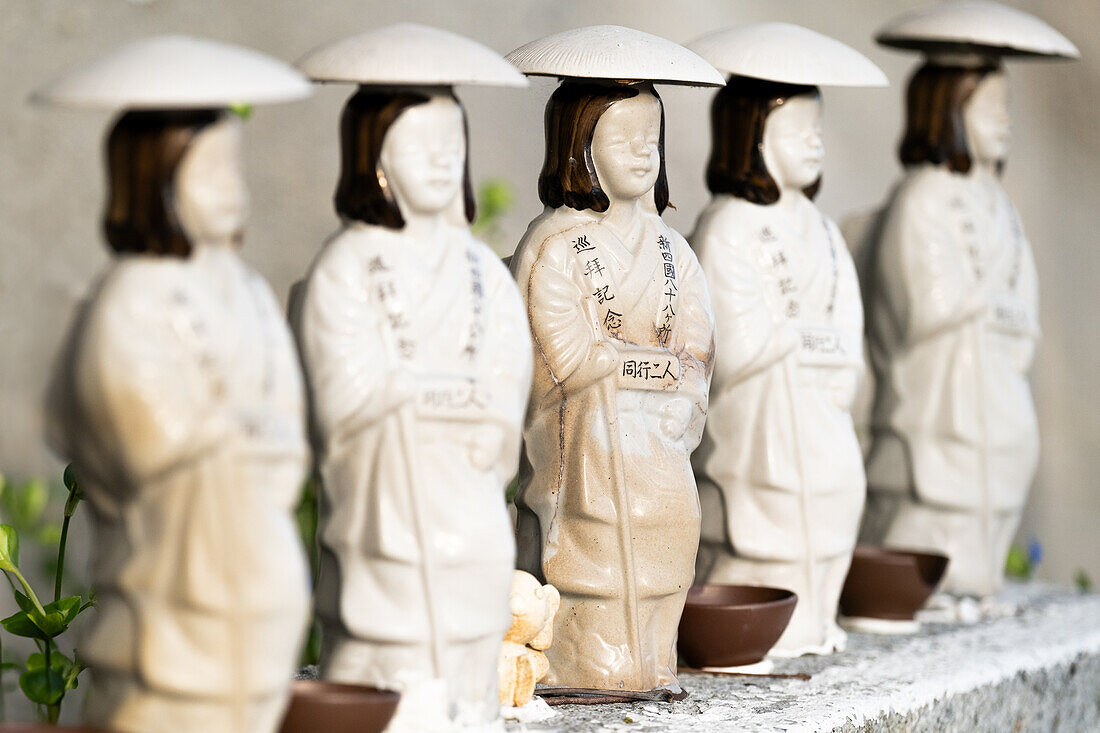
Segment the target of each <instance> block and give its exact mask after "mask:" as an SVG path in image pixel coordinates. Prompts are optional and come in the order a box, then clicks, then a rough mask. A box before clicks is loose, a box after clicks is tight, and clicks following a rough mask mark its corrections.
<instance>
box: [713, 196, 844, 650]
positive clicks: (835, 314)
mask: <svg viewBox="0 0 1100 733" xmlns="http://www.w3.org/2000/svg"><path fill="white" fill-rule="evenodd" d="M692 246H693V247H694V248H695V250H696V252H697V253H698V255H699V261H700V263H701V264H702V267H703V271H704V272H705V273H706V276H707V281H708V282H709V283H710V285H711V292H712V293H713V295H714V313H715V321H716V322H717V325H718V349H717V354H716V356H715V367H714V384H713V387H712V390H711V397H710V399H711V413H710V417H709V419H708V420H707V427H706V431H705V434H704V437H703V442H702V444H701V445H700V447H699V450H698V451H696V453H695V455H694V456H693V463H694V466H695V470H696V474H697V476H698V477H699V493H700V499H701V501H702V505H703V516H704V521H703V537H702V543H701V546H700V551H699V565H698V575H699V577H698V581H699V582H703V581H706V582H711V583H746V584H750V585H770V586H776V587H780V588H788V589H790V590H793V591H795V592H796V593H797V594H798V605H797V606H796V607H795V611H794V616H793V617H792V619H791V622H790V624H789V625H788V627H787V630H786V631H785V632H784V634H783V636H782V637H781V638H780V640H779V642H778V644H777V645H776V648H775V651H776V652H778V653H781V654H800V653H804V652H825V651H829V650H831V649H832V648H834V647H836V646H838V645H841V644H843V639H844V637H843V633H842V632H840V630H839V628H838V627H837V626H836V622H835V617H836V610H837V602H838V599H839V597H840V590H841V588H842V586H843V584H844V578H845V576H846V574H847V571H848V565H849V563H850V561H851V554H852V549H853V548H854V546H855V539H856V533H857V529H858V527H859V518H860V514H861V512H862V509H863V501H864V490H865V482H864V474H863V462H862V457H861V454H860V449H859V444H858V441H857V439H856V435H855V430H854V428H853V426H852V420H851V416H850V414H849V410H850V409H851V405H852V399H853V397H854V395H855V389H856V385H857V383H858V379H859V375H860V373H861V371H862V368H863V358H862V351H861V343H862V332H863V316H862V305H861V303H860V295H859V286H858V283H857V280H856V275H855V268H854V266H853V264H852V261H851V257H850V256H849V254H848V250H847V248H846V247H845V245H844V240H843V238H842V237H841V235H840V232H839V230H838V229H837V227H836V225H835V224H834V223H833V222H832V221H830V220H828V219H827V218H826V217H824V216H823V215H822V214H821V212H820V211H818V209H817V208H816V207H815V206H814V205H813V204H812V203H811V202H810V201H809V200H808V199H805V198H800V199H799V201H798V207H797V210H796V214H795V216H791V215H789V214H788V213H787V212H786V211H785V210H784V209H782V208H780V206H778V205H771V206H762V205H757V204H752V203H749V202H748V201H745V200H743V199H739V198H734V197H732V196H729V195H719V196H716V197H715V198H714V199H713V200H712V201H711V203H710V204H709V205H708V207H707V208H706V209H705V210H704V211H703V214H702V215H701V216H700V219H699V223H698V226H697V227H696V230H695V233H694V234H693V235H692Z"/></svg>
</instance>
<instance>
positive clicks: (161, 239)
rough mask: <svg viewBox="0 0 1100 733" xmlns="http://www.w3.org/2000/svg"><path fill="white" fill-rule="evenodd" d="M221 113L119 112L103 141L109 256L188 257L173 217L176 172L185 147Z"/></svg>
mask: <svg viewBox="0 0 1100 733" xmlns="http://www.w3.org/2000/svg"><path fill="white" fill-rule="evenodd" d="M225 114H228V113H227V112H225V111H224V110H216V109H198V110H155V111H149V110H140V111H130V112H126V113H124V114H123V115H122V116H121V117H120V118H119V119H118V121H117V122H115V124H114V127H112V128H111V132H110V134H109V136H108V137H107V177H108V189H109V193H108V198H107V210H106V213H105V214H104V217H103V232H104V234H105V235H106V237H107V242H108V244H110V246H111V249H113V250H114V251H115V252H119V253H122V252H135V253H142V254H155V255H169V256H174V257H188V256H190V254H191V242H190V240H189V239H188V238H187V235H186V234H185V233H184V231H183V227H182V226H181V225H180V221H179V218H178V216H177V214H176V209H175V203H176V172H177V170H178V169H179V166H180V163H181V162H182V161H183V158H184V155H186V153H187V150H188V149H189V148H190V146H191V143H192V142H194V140H195V138H196V137H197V136H198V135H199V133H200V132H202V130H204V129H205V128H207V127H209V126H210V125H213V124H214V123H215V122H217V121H218V120H219V119H221V118H222V117H223V115H225Z"/></svg>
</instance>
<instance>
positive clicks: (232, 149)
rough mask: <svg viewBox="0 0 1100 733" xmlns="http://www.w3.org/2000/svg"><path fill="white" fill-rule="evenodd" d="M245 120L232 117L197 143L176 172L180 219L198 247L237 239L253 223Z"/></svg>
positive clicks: (199, 137) (200, 136)
mask: <svg viewBox="0 0 1100 733" xmlns="http://www.w3.org/2000/svg"><path fill="white" fill-rule="evenodd" d="M241 126H242V125H241V120H240V118H238V117H237V116H235V115H226V117H224V118H223V119H221V120H219V121H218V122H215V123H214V124H212V125H210V127H207V128H206V129H205V130H203V131H202V132H200V133H199V134H198V135H197V136H196V137H195V139H194V140H193V141H192V142H191V145H190V147H189V148H188V150H187V153H186V154H184V156H183V160H182V161H180V166H179V169H178V170H177V171H176V202H175V209H176V216H177V217H178V218H179V222H180V226H181V227H182V228H183V233H184V234H185V235H186V236H187V238H188V239H190V240H191V241H192V242H224V241H229V240H232V239H234V238H236V237H237V236H238V235H239V234H240V232H241V231H242V230H243V229H244V224H245V221H246V220H247V219H248V189H247V188H246V187H245V182H244V171H243V169H242V165H241Z"/></svg>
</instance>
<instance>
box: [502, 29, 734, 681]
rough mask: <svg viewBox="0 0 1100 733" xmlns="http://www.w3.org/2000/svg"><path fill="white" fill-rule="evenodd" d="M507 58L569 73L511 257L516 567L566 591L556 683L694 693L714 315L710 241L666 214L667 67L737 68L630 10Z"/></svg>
mask: <svg viewBox="0 0 1100 733" xmlns="http://www.w3.org/2000/svg"><path fill="white" fill-rule="evenodd" d="M509 58H510V59H512V60H513V61H514V62H515V63H516V64H517V65H518V66H519V67H520V69H522V70H523V71H525V72H527V73H530V74H549V75H554V76H561V77H565V81H564V82H563V83H562V84H561V86H559V87H558V89H557V90H556V91H555V92H554V94H553V95H552V96H551V98H550V101H549V103H548V104H547V107H546V160H545V163H544V165H543V169H542V172H541V174H540V176H539V182H538V189H539V197H540V199H541V200H542V202H543V204H545V206H546V209H545V211H544V212H543V214H542V215H540V216H539V217H538V218H536V219H535V220H534V221H533V222H532V223H531V225H530V227H529V228H528V230H527V233H526V234H525V235H524V237H523V240H522V241H521V242H520V243H519V246H518V247H517V249H516V252H515V255H514V257H513V258H512V262H511V266H512V271H513V273H514V275H515V277H516V280H517V282H518V283H519V286H520V292H521V293H522V294H523V295H524V298H525V300H526V305H527V317H528V320H529V322H530V327H531V332H532V334H533V336H534V342H535V365H536V368H535V378H534V386H533V389H532V393H531V406H530V409H529V410H528V413H527V421H526V425H525V428H524V437H525V439H526V453H527V459H528V461H529V463H530V471H529V472H528V473H527V475H525V476H524V477H523V480H522V481H521V486H520V489H519V493H518V494H517V497H516V506H517V509H518V525H517V542H518V550H519V567H520V568H521V569H524V570H527V571H528V572H531V573H532V574H534V575H535V576H536V577H538V578H539V579H540V580H543V581H545V582H547V583H551V584H552V585H554V586H555V587H556V588H557V589H558V591H559V592H560V594H561V609H560V611H559V612H558V615H557V618H556V620H555V625H554V644H553V646H551V647H550V649H549V650H547V657H548V658H549V661H550V670H549V673H548V674H547V677H546V680H545V681H546V683H547V684H548V685H550V686H567V687H573V688H587V689H593V690H623V689H626V690H653V689H658V688H660V689H664V690H666V691H668V692H669V693H670V694H677V693H679V691H680V688H679V685H678V683H677V679H676V650H675V647H676V628H677V624H678V623H679V619H680V613H681V611H682V610H683V605H684V600H685V598H686V594H687V591H688V588H689V587H690V586H691V580H692V575H693V572H694V571H693V564H694V560H695V552H696V549H697V546H698V541H699V504H698V497H697V494H696V489H695V480H694V477H693V476H692V473H691V465H690V462H689V456H690V454H691V451H692V450H693V449H694V448H695V446H696V445H697V444H698V442H699V436H700V435H701V434H702V429H703V422H704V420H705V418H706V414H707V389H708V385H709V382H710V367H711V357H712V355H713V352H714V321H713V318H712V316H711V305H710V296H709V294H708V292H707V286H706V281H705V279H704V277H703V273H702V271H701V270H700V269H699V263H698V262H697V261H696V259H695V255H694V254H693V253H692V251H691V249H690V248H689V247H688V246H687V243H686V242H685V241H684V239H683V237H681V236H680V235H679V234H678V233H676V232H675V231H673V230H672V229H671V228H670V227H669V226H668V225H667V224H665V222H664V221H663V220H662V219H661V212H662V211H664V209H665V206H666V205H667V203H668V184H667V180H666V177H665V156H664V110H663V107H662V103H661V100H660V97H659V96H658V95H657V93H656V92H655V91H654V89H653V84H652V81H653V80H665V81H676V82H679V83H685V84H696V85H703V84H714V83H716V82H718V81H720V80H721V76H720V75H718V74H717V73H716V72H715V71H714V69H713V68H711V67H710V66H708V65H707V64H706V63H705V62H704V61H702V60H701V59H699V58H698V57H697V56H695V55H694V54H692V53H690V52H689V51H687V50H686V49H684V48H683V47H681V46H678V45H676V44H673V43H671V42H669V41H665V40H664V39H660V38H657V37H655V36H650V35H648V34H644V33H640V32H638V31H633V30H629V29H626V28H620V27H616V26H597V27H592V28H582V29H578V30H575V31H570V32H567V33H563V34H559V35H558V36H551V37H549V38H545V39H542V40H540V41H534V42H532V43H530V44H528V45H526V46H523V47H521V48H519V49H517V50H516V51H513V52H512V53H511V54H510V55H509ZM610 79H615V80H619V81H609V80H610ZM622 80H632V81H622Z"/></svg>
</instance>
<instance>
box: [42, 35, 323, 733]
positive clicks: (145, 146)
mask: <svg viewBox="0 0 1100 733" xmlns="http://www.w3.org/2000/svg"><path fill="white" fill-rule="evenodd" d="M309 92H310V87H309V84H308V82H307V81H306V80H305V79H304V78H303V77H301V76H300V75H299V74H298V73H297V72H295V71H294V70H293V69H291V68H289V67H287V66H284V65H283V64H281V63H279V62H277V61H275V60H273V59H269V58H267V57H265V56H261V55H260V54H257V53H255V52H252V51H248V50H246V49H243V48H239V47H235V46H226V45H223V44H220V43H213V42H210V41H203V40H198V39H193V38H186V37H181V36H170V37H157V38H151V39H147V40H144V41H139V42H136V43H133V44H130V45H128V46H124V47H122V48H120V49H118V50H117V51H115V52H114V53H112V54H110V55H108V56H106V57H103V58H100V59H98V60H95V61H92V62H90V63H88V64H86V65H84V66H82V67H79V68H78V69H76V70H75V71H74V72H72V73H71V74H68V75H66V76H64V77H62V78H61V79H59V80H58V81H56V82H54V83H52V84H49V85H47V86H46V87H44V88H42V89H41V90H40V91H39V92H38V93H37V95H36V98H37V99H38V100H40V101H42V102H45V103H50V104H59V105H64V106H70V107H89V108H116V109H117V108H122V109H123V110H124V111H123V113H122V115H121V116H120V117H119V118H118V119H117V120H116V121H115V123H114V126H113V128H112V130H111V132H110V135H109V137H108V140H107V166H108V178H109V187H110V193H109V201H108V204H107V211H106V217H105V222H104V229H105V231H106V235H107V240H108V242H109V244H110V246H111V249H112V250H113V251H114V253H115V257H114V260H113V262H112V263H111V265H110V266H109V268H108V270H107V272H106V273H105V274H104V275H103V276H102V277H101V278H100V280H99V281H98V283H97V285H96V286H95V287H94V290H93V292H92V295H91V297H90V299H89V301H88V302H87V303H86V304H85V305H84V306H83V308H82V309H81V311H80V313H79V315H78V317H77V319H76V323H75V325H74V327H73V329H72V331H71V333H70V336H69V340H68V343H67V344H66V346H65V349H64V351H63V352H62V356H61V358H60V360H59V361H58V369H57V372H56V377H55V380H54V384H53V388H52V392H51V403H50V419H51V427H52V435H51V438H52V441H53V443H54V445H55V446H56V447H57V448H58V450H59V452H60V453H61V454H63V455H64V456H66V457H68V458H70V459H72V460H73V461H74V462H75V464H76V465H77V467H78V469H79V472H80V475H81V478H82V479H83V484H84V486H85V490H86V491H87V495H88V499H89V500H90V503H91V506H92V508H93V510H94V516H95V527H96V539H95V543H94V544H93V545H92V552H93V557H92V573H93V579H92V582H93V583H94V586H95V588H96V591H97V595H98V599H99V602H98V604H97V608H96V613H95V614H94V615H93V616H92V618H93V622H92V624H91V627H90V628H89V629H88V631H87V635H86V636H85V637H84V639H83V641H82V642H81V643H80V645H79V649H80V656H81V658H83V659H84V660H86V661H87V662H88V664H89V665H90V666H91V669H90V670H89V672H90V679H89V684H88V695H87V701H86V705H85V709H84V720H85V722H86V723H87V724H88V725H90V726H92V727H95V728H100V729H103V730H111V731H118V732H119V733H160V732H161V731H204V732H205V733H272V732H273V731H274V730H275V729H276V727H277V725H278V723H279V719H280V717H281V714H282V710H283V707H284V704H285V701H286V694H287V687H288V684H289V681H290V679H291V676H292V674H293V671H294V667H295V664H296V662H297V658H298V649H299V643H300V641H301V638H302V632H303V629H304V624H305V621H306V615H307V608H308V599H309V584H308V579H307V568H306V563H305V558H304V556H303V553H302V549H301V542H300V541H299V539H298V536H297V532H296V530H295V525H294V520H293V508H294V505H295V504H296V501H297V498H298V493H299V491H300V488H301V485H302V480H303V479H304V477H305V474H306V469H307V464H308V449H307V443H306V436H305V431H304V423H303V418H304V400H303V390H302V381H301V375H300V373H299V366H298V360H297V357H296V355H295V353H294V345H293V342H292V340H291V337H290V332H289V330H288V329H287V327H286V323H285V321H284V319H283V316H282V313H281V311H280V308H279V305H278V302H277V301H276V299H275V297H274V295H273V294H272V292H271V290H270V289H269V287H268V285H267V283H265V282H264V280H263V279H262V278H261V277H260V276H259V275H257V274H256V273H255V272H253V271H252V270H251V269H250V268H249V267H248V266H247V265H245V264H244V262H242V261H241V259H240V257H239V256H238V254H237V249H238V245H239V243H240V240H241V236H242V232H243V228H244V224H245V219H246V216H247V209H248V194H247V191H246V189H245V184H244V179H243V176H242V171H241V159H240V145H241V132H242V124H241V120H240V119H239V118H238V117H237V116H236V115H234V114H233V113H231V112H229V111H228V110H227V109H226V107H227V106H228V105H230V104H236V103H242V102H274V101H281V100H287V99H294V98H298V97H304V96H306V95H307V94H309Z"/></svg>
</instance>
